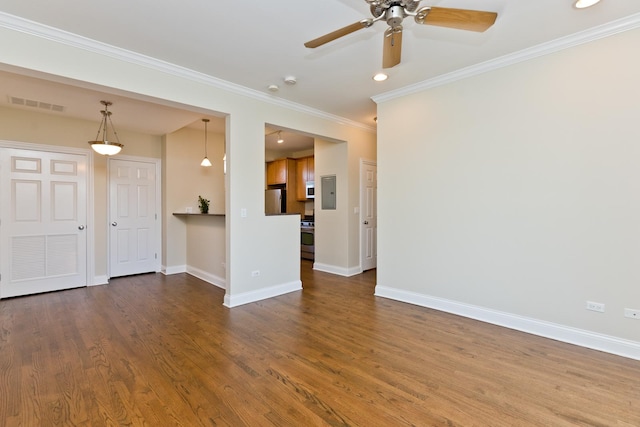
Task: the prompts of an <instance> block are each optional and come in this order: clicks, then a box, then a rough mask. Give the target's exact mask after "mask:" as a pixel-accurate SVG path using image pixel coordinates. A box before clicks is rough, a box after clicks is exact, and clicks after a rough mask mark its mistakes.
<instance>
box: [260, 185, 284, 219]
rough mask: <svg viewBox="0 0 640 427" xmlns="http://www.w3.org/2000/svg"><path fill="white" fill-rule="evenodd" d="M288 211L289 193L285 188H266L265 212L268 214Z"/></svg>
mask: <svg viewBox="0 0 640 427" xmlns="http://www.w3.org/2000/svg"><path fill="white" fill-rule="evenodd" d="M285 212H287V194H286V191H285V190H281V189H277V190H266V191H265V193H264V213H266V214H267V215H270V214H271V215H273V214H281V213H285Z"/></svg>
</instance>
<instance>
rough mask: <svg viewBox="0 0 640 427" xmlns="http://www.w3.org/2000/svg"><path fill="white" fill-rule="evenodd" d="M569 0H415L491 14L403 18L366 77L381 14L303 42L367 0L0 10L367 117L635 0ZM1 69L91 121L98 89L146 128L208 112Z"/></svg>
mask: <svg viewBox="0 0 640 427" xmlns="http://www.w3.org/2000/svg"><path fill="white" fill-rule="evenodd" d="M573 3H574V0H529V1H525V0H519V1H513V0H512V1H509V0H433V1H425V0H423V1H422V3H421V6H427V5H433V6H440V7H453V8H463V9H476V10H487V11H494V12H497V13H498V18H497V20H496V23H495V25H494V26H493V27H492V28H490V29H489V30H488V31H486V32H485V33H475V32H469V31H462V30H453V29H448V28H440V27H434V26H426V25H418V24H416V23H415V22H414V21H413V19H412V18H410V17H408V18H406V19H405V21H404V37H403V46H402V49H403V51H402V63H401V64H400V65H398V66H396V67H394V68H392V69H389V70H387V73H388V74H389V79H388V80H387V81H386V82H383V83H376V82H374V81H373V80H372V79H371V77H372V76H373V74H375V73H376V72H378V71H380V70H381V63H382V41H383V39H382V37H383V32H384V29H385V28H386V24H385V23H384V22H378V23H376V24H375V25H374V26H373V27H371V28H368V29H363V30H360V31H358V32H356V33H353V34H351V35H348V36H345V37H343V38H341V39H338V40H336V41H334V42H331V43H329V44H327V45H324V46H321V47H319V48H316V49H307V48H305V47H304V46H303V44H304V42H306V41H309V40H311V39H314V38H316V37H319V36H321V35H323V34H326V33H328V32H330V31H333V30H336V29H338V28H341V27H344V26H346V25H349V24H352V23H354V22H356V21H359V20H361V19H363V18H368V17H370V16H371V15H370V12H369V6H368V5H367V3H366V2H365V1H364V0H322V1H315V2H309V1H303V0H278V1H265V0H244V1H230V2H222V1H211V0H208V1H206V0H190V1H183V2H178V1H175V0H154V1H153V2H152V1H150V0H137V1H131V0H111V1H109V2H106V3H105V2H95V1H87V0H58V1H50V0H29V1H15V0H0V15H2V14H9V15H14V16H18V17H21V18H25V19H29V20H32V21H35V22H37V23H41V24H45V25H47V26H51V27H54V28H58V29H62V30H65V31H67V32H69V33H72V34H75V35H79V36H83V37H86V38H89V39H92V40H96V41H100V42H103V43H107V44H109V45H112V46H115V47H118V48H121V49H125V50H128V51H131V52H135V53H138V54H142V55H146V56H149V57H152V58H156V59H160V60H162V61H166V62H169V63H172V64H176V65H179V66H182V67H186V68H188V69H192V70H195V71H198V72H201V73H204V74H207V75H210V76H214V77H216V78H219V79H223V80H226V81H229V82H232V83H235V84H238V85H241V86H244V87H246V88H249V89H252V90H255V91H258V92H262V93H264V94H267V95H268V96H274V97H280V98H283V99H284V100H287V101H290V102H294V103H297V104H302V105H305V106H308V107H312V108H314V109H317V110H320V111H323V112H327V113H330V114H333V115H336V116H340V117H344V118H347V119H349V120H352V121H355V122H359V123H362V124H364V125H365V126H369V127H375V123H374V122H373V118H374V117H375V116H376V106H375V103H374V102H373V101H372V100H371V97H372V96H376V95H379V94H382V93H386V92H389V91H392V90H397V89H400V88H403V87H406V86H409V85H413V84H418V83H420V82H424V81H426V80H429V79H433V78H436V77H438V76H442V75H444V74H447V73H451V72H454V71H456V70H459V69H461V68H464V67H469V66H472V65H475V64H479V63H482V62H485V61H491V60H494V59H496V58H499V57H502V56H504V55H508V54H513V53H515V52H518V51H521V50H523V49H526V48H529V47H532V46H536V45H539V44H542V43H545V42H550V41H553V40H557V39H559V38H562V37H564V36H568V35H572V34H575V33H578V32H581V31H586V30H589V29H591V28H594V27H596V26H599V25H604V24H607V23H610V22H612V21H615V20H617V19H622V18H625V17H629V16H631V15H635V14H638V13H640V1H638V0H602V2H601V3H599V4H597V5H596V6H594V7H592V8H589V9H584V10H577V9H575V8H574V7H573ZM4 16H5V18H6V17H7V15H4ZM0 18H2V16H0ZM3 42H6V41H3ZM0 60H1V55H0ZM0 68H1V67H0ZM3 69H4V70H5V71H9V72H1V73H0V105H2V104H1V103H2V102H6V103H7V104H8V105H11V104H10V97H12V96H13V97H19V98H26V99H33V100H36V101H43V102H46V103H54V104H60V105H63V106H64V108H65V110H64V112H63V114H68V115H69V116H73V117H79V118H85V119H90V120H96V123H97V122H98V120H99V110H100V107H101V106H100V105H99V103H98V101H99V100H100V99H104V98H105V97H106V98H108V99H109V100H110V101H113V103H114V105H113V107H112V108H111V110H112V111H113V119H114V123H115V124H116V127H124V128H129V129H132V130H138V131H143V132H148V133H151V134H164V133H168V132H171V131H174V130H176V129H179V128H181V127H183V126H187V125H192V126H199V127H202V123H201V122H200V119H201V118H202V117H204V116H205V115H207V116H208V117H210V112H209V113H207V112H204V111H197V110H194V109H193V108H191V107H189V106H181V105H172V106H167V105H166V103H165V105H160V104H156V103H155V102H154V100H152V99H146V98H144V99H143V98H140V97H139V96H135V95H133V94H127V93H117V92H114V91H113V90H111V89H108V88H96V87H89V86H87V85H83V87H78V86H77V84H75V83H73V82H67V81H61V80H58V82H55V81H51V79H50V78H47V79H46V80H41V79H39V78H34V77H28V76H24V75H21V76H18V75H16V74H14V73H15V72H17V73H18V74H23V73H22V72H21V71H20V70H12V69H8V68H7V67H4V68H3ZM286 76H294V77H296V79H297V84H295V85H288V84H285V83H284V80H283V79H284V78H285V77H286ZM35 77H42V76H35ZM54 80H55V79H54ZM69 84H71V86H70V85H69ZM272 84H275V85H278V86H279V90H278V91H277V92H270V91H269V90H268V89H267V87H268V86H269V85H272ZM22 108H27V107H22ZM210 118H214V117H210ZM218 123H222V121H220V120H219V121H218ZM276 125H277V124H276ZM211 126H212V127H213V128H214V129H215V126H217V125H216V124H215V123H212V125H211Z"/></svg>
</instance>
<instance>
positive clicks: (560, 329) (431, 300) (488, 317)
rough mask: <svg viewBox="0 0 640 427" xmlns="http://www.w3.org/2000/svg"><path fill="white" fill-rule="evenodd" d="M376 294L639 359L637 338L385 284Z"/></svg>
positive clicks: (639, 352)
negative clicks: (621, 336) (577, 326)
mask: <svg viewBox="0 0 640 427" xmlns="http://www.w3.org/2000/svg"><path fill="white" fill-rule="evenodd" d="M375 295H376V296H379V297H383V298H389V299H393V300H396V301H402V302H406V303H409V304H414V305H419V306H421V307H428V308H433V309H435V310H440V311H444V312H447V313H452V314H457V315H459V316H463V317H468V318H471V319H475V320H480V321H482V322H487V323H492V324H494V325H498V326H504V327H506V328H510V329H515V330H518V331H522V332H527V333H530V334H533V335H538V336H541V337H545V338H551V339H554V340H557V341H562V342H566V343H569V344H575V345H579V346H581V347H586V348H591V349H594V350H599V351H604V352H606V353H611V354H616V355H618V356H623V357H627V358H630V359H635V360H640V342H636V341H630V340H625V339H622V338H617V337H612V336H609V335H603V334H598V333H595V332H590V331H586V330H583V329H577V328H573V327H570V326H564V325H560V324H557V323H551V322H545V321H541V320H537V319H532V318H529V317H524V316H518V315H515V314H511V313H505V312H501V311H497V310H491V309H487V308H484V307H479V306H474V305H469V304H465V303H460V302H457V301H452V300H447V299H444V298H437V297H432V296H429V295H423V294H418V293H415V292H409V291H404V290H401V289H394V288H389V287H385V286H376V290H375Z"/></svg>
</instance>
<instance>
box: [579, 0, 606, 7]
mask: <svg viewBox="0 0 640 427" xmlns="http://www.w3.org/2000/svg"><path fill="white" fill-rule="evenodd" d="M599 2H600V0H576V3H575V7H576V9H585V8H587V7H591V6H593V5H594V4H596V3H599Z"/></svg>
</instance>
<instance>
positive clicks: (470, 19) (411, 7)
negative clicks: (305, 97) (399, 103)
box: [304, 0, 498, 68]
mask: <svg viewBox="0 0 640 427" xmlns="http://www.w3.org/2000/svg"><path fill="white" fill-rule="evenodd" d="M364 1H366V2H367V3H368V4H369V7H370V9H371V14H372V15H373V18H366V19H363V20H361V21H358V22H355V23H353V24H351V25H347V26H346V27H343V28H340V29H339V30H336V31H333V32H331V33H329V34H325V35H324V36H321V37H318V38H317V39H314V40H311V41H308V42H306V43H305V44H304V45H305V46H306V47H308V48H316V47H318V46H322V45H323V44H325V43H329V42H330V41H333V40H336V39H338V38H340V37H342V36H346V35H347V34H351V33H353V32H354V31H358V30H360V29H362V28H369V27H370V26H372V25H373V24H374V23H376V22H378V21H381V20H383V19H384V20H385V21H386V22H387V25H389V28H387V29H386V31H385V32H384V45H383V50H382V67H383V68H391V67H394V66H396V65H398V64H399V63H400V56H401V53H402V20H403V19H404V18H406V17H407V16H413V17H414V19H415V21H416V22H417V23H418V24H425V25H435V26H439V27H448V28H455V29H458V30H468V31H477V32H483V31H485V30H487V29H488V28H489V27H491V26H492V25H493V23H494V22H495V21H496V18H497V17H498V14H497V13H495V12H484V11H480V10H469V9H452V8H448V7H433V6H425V7H421V8H420V9H418V6H419V4H420V1H421V0H364Z"/></svg>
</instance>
